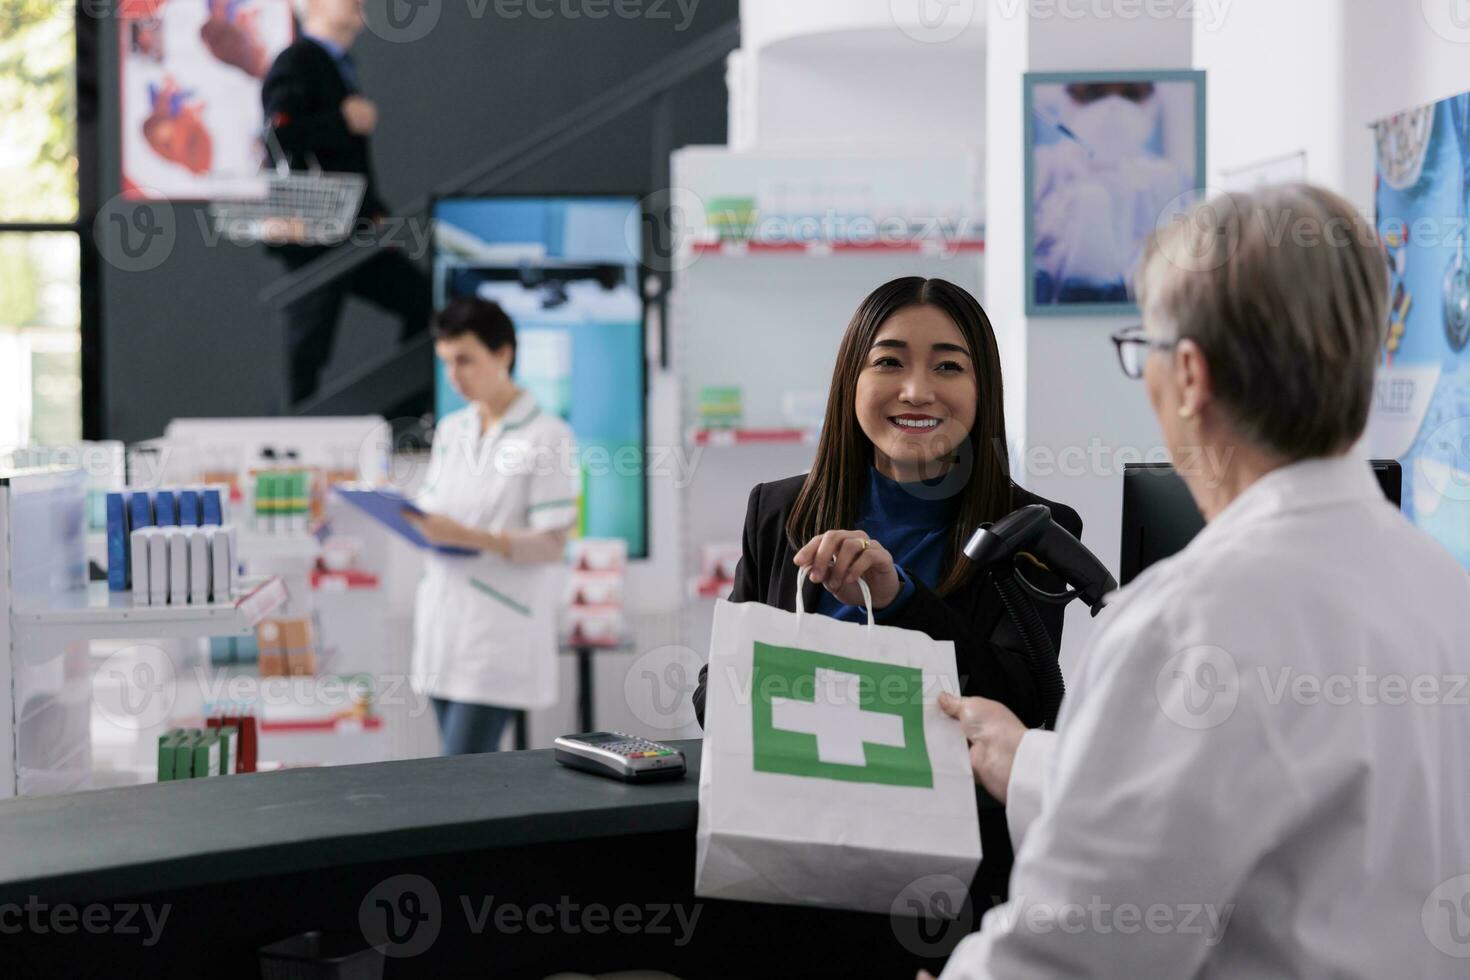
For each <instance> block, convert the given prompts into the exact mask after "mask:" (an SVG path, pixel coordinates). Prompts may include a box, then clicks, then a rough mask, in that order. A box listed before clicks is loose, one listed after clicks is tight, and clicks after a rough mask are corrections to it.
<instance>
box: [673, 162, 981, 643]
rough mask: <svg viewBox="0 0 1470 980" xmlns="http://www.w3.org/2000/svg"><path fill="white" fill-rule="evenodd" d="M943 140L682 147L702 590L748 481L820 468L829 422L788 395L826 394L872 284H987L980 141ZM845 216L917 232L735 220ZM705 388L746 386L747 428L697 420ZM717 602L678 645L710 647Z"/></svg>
mask: <svg viewBox="0 0 1470 980" xmlns="http://www.w3.org/2000/svg"><path fill="white" fill-rule="evenodd" d="M931 149H932V148H926V149H925V152H923V153H916V152H915V151H914V150H913V149H912V147H908V148H904V147H894V148H892V149H891V150H872V149H870V150H867V151H855V150H853V149H852V148H851V147H846V148H842V149H836V148H834V149H832V150H830V151H824V150H820V149H812V148H803V149H801V150H790V149H787V150H773V151H769V152H764V151H752V152H732V151H730V150H728V149H726V148H723V147H694V148H689V149H686V150H680V151H679V152H677V153H675V154H674V158H673V175H674V180H673V183H674V187H675V188H676V191H675V194H676V195H677V196H678V197H679V198H680V199H681V200H683V201H685V202H686V203H687V205H688V207H690V208H693V209H694V213H692V214H689V215H687V216H686V217H687V219H688V220H689V222H690V227H688V228H686V229H685V232H686V234H685V237H684V240H683V241H682V243H681V245H682V250H681V251H680V252H679V253H678V256H677V258H678V261H677V263H676V266H675V268H676V274H675V278H674V288H673V292H672V293H671V295H670V303H669V316H670V326H671V330H670V336H671V338H672V354H673V361H674V365H675V368H674V370H675V372H676V374H677V375H678V376H679V377H680V378H681V379H682V384H683V405H682V413H683V425H684V427H683V428H682V430H681V431H682V432H683V434H684V443H685V450H686V451H687V452H688V453H690V454H691V456H692V455H693V454H695V453H698V454H699V455H698V456H697V459H698V465H697V466H696V467H695V468H694V471H693V472H694V476H693V479H692V480H691V482H690V483H689V484H688V485H687V486H685V487H683V488H682V489H681V491H680V508H679V511H680V522H679V526H680V539H681V542H682V547H681V554H682V560H683V568H682V575H683V579H684V581H685V582H686V583H687V585H688V588H689V590H690V591H691V592H692V591H693V590H694V589H695V588H696V586H697V583H698V580H699V578H700V558H701V553H702V551H703V548H704V546H705V545H706V544H714V543H736V544H738V542H739V541H740V538H741V533H742V524H743V520H744V517H745V509H746V504H747V502H748V499H749V495H750V491H751V488H752V487H753V486H754V485H755V484H757V483H765V482H771V481H774V480H780V479H784V478H786V477H791V476H796V475H798V474H801V473H804V472H806V471H807V470H809V469H810V468H811V462H812V454H813V452H814V450H815V447H816V444H817V437H818V435H819V432H818V430H817V429H816V428H813V421H814V420H813V419H812V418H811V417H809V416H808V417H795V416H789V415H787V414H786V405H787V403H788V401H790V402H792V403H794V404H800V405H807V406H811V405H814V404H821V403H822V402H823V401H824V400H825V397H826V393H827V389H828V386H829V385H830V382H831V375H832V368H833V365H834V363H835V359H836V353H837V348H838V344H839V342H840V340H841V338H842V335H843V332H844V331H845V330H846V328H847V324H848V322H849V321H850V320H851V318H852V314H853V312H854V311H855V310H856V309H857V306H858V303H859V302H861V300H862V299H863V297H865V296H866V295H867V294H868V293H870V292H871V291H872V290H873V289H875V288H876V287H877V286H879V285H880V284H882V283H884V282H886V281H888V280H890V279H894V278H898V277H900V276H909V275H917V276H925V277H930V278H933V277H938V278H944V279H948V280H950V281H952V282H955V283H956V284H958V285H961V286H964V287H965V288H966V289H969V290H970V291H972V292H973V293H975V294H976V295H977V296H979V295H981V292H982V289H983V284H984V283H983V272H984V268H983V254H984V249H985V241H984V217H983V210H982V201H983V193H984V189H983V182H982V180H981V176H980V174H981V159H982V153H981V150H980V149H979V148H978V147H970V148H963V147H961V148H953V149H941V150H939V151H936V152H930V151H931ZM696 205H697V206H696ZM699 207H703V208H704V209H705V213H704V214H703V215H701V214H700V213H698V208H699ZM732 215H734V219H733V220H732V217H731V216H732ZM833 215H836V216H838V217H840V218H841V220H840V221H835V222H831V223H829V224H828V226H827V227H831V228H834V229H836V231H837V233H838V234H839V235H840V234H841V233H842V229H859V230H861V229H862V228H864V227H866V226H867V222H868V221H871V222H872V223H873V224H881V223H882V222H884V221H892V222H896V223H899V224H906V226H907V227H910V228H912V229H916V232H915V237H914V238H913V239H912V240H910V241H892V240H890V241H886V242H882V241H860V242H854V241H847V240H844V239H842V238H840V237H837V238H828V239H822V238H820V237H819V238H816V239H813V238H810V237H807V238H804V239H802V240H800V241H797V242H791V241H781V240H771V239H760V238H754V239H749V240H747V239H743V238H741V237H740V236H739V232H738V229H740V228H745V229H753V230H755V231H756V232H757V233H759V230H760V229H762V228H765V229H770V228H773V227H774V228H775V229H776V230H777V232H779V233H784V232H786V231H788V230H798V229H801V228H807V229H810V228H812V227H813V221H812V219H813V218H816V219H820V218H822V217H831V216H833ZM773 217H774V220H770V219H772V218H773ZM931 219H933V220H935V221H940V220H942V230H941V231H938V232H936V233H934V234H931V235H927V236H926V235H925V234H924V228H925V225H926V224H928V223H929V222H930V220H931ZM818 224H819V225H820V220H818ZM934 227H935V228H940V226H939V225H935V226H934ZM778 237H779V236H778ZM704 387H739V388H740V389H741V392H742V407H743V418H742V420H741V425H740V427H737V428H733V429H715V428H710V429H706V428H701V427H700V420H699V395H700V390H701V389H702V388H704ZM806 410H807V411H808V412H809V411H811V409H810V407H808V408H807V409H806ZM713 609H714V603H713V600H712V599H708V598H707V599H703V600H695V601H689V602H686V603H684V608H683V612H682V614H681V623H680V631H681V638H680V643H681V644H682V645H684V646H687V647H689V648H690V649H692V650H694V651H696V652H697V653H699V654H700V655H701V656H702V655H704V654H705V653H707V647H708V644H709V631H710V627H711V625H712V620H713Z"/></svg>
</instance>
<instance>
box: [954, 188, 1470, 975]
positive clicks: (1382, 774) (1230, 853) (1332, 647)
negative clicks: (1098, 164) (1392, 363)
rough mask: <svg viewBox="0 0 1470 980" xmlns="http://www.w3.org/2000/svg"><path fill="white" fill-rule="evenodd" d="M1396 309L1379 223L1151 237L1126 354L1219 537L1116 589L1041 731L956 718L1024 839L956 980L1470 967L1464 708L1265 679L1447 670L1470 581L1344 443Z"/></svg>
mask: <svg viewBox="0 0 1470 980" xmlns="http://www.w3.org/2000/svg"><path fill="white" fill-rule="evenodd" d="M1302 222H1309V223H1311V225H1312V226H1313V228H1314V229H1316V231H1317V233H1316V234H1314V235H1311V236H1308V235H1304V234H1303V235H1294V234H1288V235H1284V236H1281V235H1273V234H1272V230H1273V229H1280V228H1283V227H1291V226H1292V225H1293V223H1296V225H1297V226H1298V227H1302V225H1301V223H1302ZM1309 242H1310V243H1317V244H1315V247H1314V246H1313V245H1309V244H1305V243H1309ZM1386 291H1387V276H1386V273H1385V270H1384V258H1383V254H1382V252H1381V250H1380V249H1379V247H1378V246H1377V244H1376V241H1375V239H1374V236H1373V234H1372V231H1371V229H1369V228H1368V227H1367V226H1366V224H1365V223H1364V222H1363V220H1362V219H1361V218H1360V217H1359V216H1358V214H1357V212H1356V211H1355V209H1354V208H1353V207H1352V205H1351V204H1349V203H1348V202H1347V201H1345V200H1343V199H1342V198H1340V197H1338V196H1337V195H1335V194H1332V193H1330V192H1327V191H1324V190H1319V189H1316V188H1311V187H1305V186H1289V187H1280V188H1269V189H1266V190H1263V191H1260V192H1258V193H1256V194H1254V195H1231V196H1230V197H1226V198H1219V199H1216V200H1214V201H1211V202H1207V203H1205V204H1203V205H1201V206H1200V208H1199V209H1198V210H1197V211H1196V212H1195V213H1194V214H1192V215H1190V216H1189V220H1187V221H1183V222H1181V223H1178V224H1176V225H1174V226H1172V227H1171V228H1170V229H1168V230H1167V231H1165V232H1163V233H1162V236H1161V238H1160V239H1159V240H1158V241H1157V242H1156V243H1155V244H1154V245H1153V247H1152V249H1151V251H1150V253H1149V254H1148V255H1147V256H1146V258H1145V260H1144V263H1143V266H1142V274H1141V283H1140V292H1141V298H1142V304H1143V310H1144V326H1143V328H1142V329H1141V330H1139V331H1137V332H1133V333H1125V334H1122V335H1119V337H1118V338H1117V342H1118V344H1119V349H1120V354H1122V355H1123V357H1122V360H1123V363H1124V367H1125V370H1128V372H1129V373H1130V374H1132V375H1133V376H1135V377H1137V376H1138V375H1139V374H1141V375H1142V378H1143V381H1144V387H1145V389H1146V390H1147V395H1148V400H1149V404H1150V405H1151V406H1152V407H1153V409H1154V412H1155V414H1156V415H1157V416H1158V421H1159V426H1160V428H1161V429H1162V430H1163V434H1164V438H1165V441H1166V442H1167V444H1168V446H1169V450H1170V454H1171V456H1173V458H1174V459H1176V460H1179V459H1183V458H1186V454H1187V451H1188V450H1189V449H1190V447H1198V448H1203V449H1205V453H1204V454H1203V458H1205V459H1216V460H1221V461H1224V462H1223V465H1221V466H1220V467H1217V468H1216V469H1215V470H1214V471H1212V472H1207V471H1204V470H1196V471H1193V472H1186V473H1184V474H1183V476H1184V478H1185V480H1186V482H1187V483H1188V485H1189V488H1190V491H1191V493H1192V494H1193V496H1194V499H1195V501H1196V503H1198V504H1199V507H1200V510H1201V511H1202V512H1203V513H1204V515H1205V517H1206V519H1207V521H1208V524H1207V526H1206V527H1205V529H1204V530H1203V531H1202V532H1201V533H1200V535H1199V536H1198V537H1197V538H1196V539H1195V540H1194V541H1193V542H1192V543H1191V544H1190V546H1189V547H1188V548H1186V549H1185V550H1184V551H1183V552H1181V553H1180V554H1178V555H1176V556H1175V557H1173V558H1172V559H1169V560H1168V561H1164V562H1161V563H1159V564H1158V565H1156V566H1154V567H1153V568H1151V569H1149V570H1148V572H1147V573H1146V574H1144V575H1143V576H1141V577H1140V578H1139V579H1138V580H1137V581H1135V582H1134V583H1132V584H1131V585H1130V586H1129V587H1128V588H1126V589H1124V590H1123V591H1122V592H1121V593H1119V594H1118V595H1117V596H1116V597H1115V599H1114V601H1113V603H1112V605H1111V606H1110V607H1109V609H1108V611H1107V613H1106V614H1105V617H1104V619H1102V620H1101V621H1099V624H1098V629H1097V632H1096V633H1095V635H1094V636H1093V638H1092V641H1091V642H1090V644H1089V645H1088V647H1087V649H1086V650H1084V652H1083V653H1082V656H1081V660H1080V663H1079V665H1078V668H1077V673H1076V677H1075V678H1074V680H1073V683H1072V685H1071V691H1070V693H1069V694H1068V698H1067V701H1066V703H1065V705H1064V706H1063V709H1062V714H1061V717H1060V719H1059V721H1058V724H1057V731H1056V732H1055V733H1054V734H1053V733H1048V732H1039V731H1033V732H1026V731H1024V730H1022V728H1021V726H1020V725H1019V723H1018V722H1016V721H1015V719H1014V718H1013V717H1012V716H1010V713H1009V712H1008V711H1007V710H1006V709H1005V708H1003V707H1002V706H1000V705H998V704H996V703H994V702H986V701H981V700H980V699H965V700H964V701H960V700H958V699H954V698H946V699H945V703H944V707H945V710H947V711H949V712H950V713H951V714H954V715H957V716H959V717H960V718H961V719H962V722H963V724H964V727H965V729H966V734H967V735H968V736H969V737H970V740H971V743H972V744H971V760H972V762H973V763H974V767H975V769H976V776H977V778H978V780H979V781H980V782H981V783H982V784H984V785H985V786H986V787H988V788H990V789H991V790H992V791H993V792H994V793H995V794H996V795H997V796H1000V797H1002V798H1004V799H1006V800H1007V813H1008V819H1009V822H1010V829H1011V834H1012V836H1013V838H1014V839H1016V840H1017V841H1018V848H1017V853H1016V863H1015V870H1014V873H1013V874H1012V877H1011V886H1010V895H1011V901H1010V902H1009V903H1007V904H1006V905H1004V906H999V907H997V908H995V909H993V910H991V911H990V912H989V913H988V914H987V915H986V916H985V918H984V921H983V924H982V928H981V931H980V933H979V934H978V935H975V936H971V937H970V938H968V939H966V940H965V941H964V942H963V943H961V944H960V946H959V947H958V949H956V951H955V953H954V955H953V956H952V957H951V959H950V961H949V964H948V966H947V967H946V969H945V971H944V974H943V976H944V980H961V978H980V977H1005V978H1007V980H1016V978H1027V977H1060V976H1064V977H1095V976H1109V977H1169V978H1185V977H1215V976H1219V977H1252V978H1267V977H1283V978H1285V977H1327V976H1332V977H1363V978H1369V977H1371V978H1379V977H1449V976H1464V975H1465V963H1466V962H1470V961H1466V960H1464V959H1456V958H1455V957H1465V956H1467V955H1470V938H1467V936H1466V931H1465V921H1466V920H1465V918H1464V916H1465V908H1466V905H1465V903H1466V896H1467V894H1470V814H1467V809H1466V808H1467V801H1470V767H1467V766H1466V765H1465V750H1466V746H1467V745H1470V712H1467V711H1466V710H1465V708H1464V707H1463V706H1458V705H1455V704H1451V703H1439V704H1433V705H1428V706H1425V705H1421V704H1416V703H1412V702H1411V703H1393V700H1391V699H1390V698H1389V697H1376V698H1365V699H1361V700H1356V699H1355V700H1353V701H1352V702H1351V703H1348V704H1342V703H1337V704H1334V703H1331V702H1329V701H1328V700H1326V699H1325V698H1324V699H1315V701H1314V700H1313V699H1310V698H1298V697H1295V696H1293V694H1292V689H1291V688H1290V687H1289V686H1287V687H1283V686H1282V684H1283V681H1282V678H1286V679H1287V681H1288V682H1289V681H1290V680H1291V679H1292V678H1294V677H1297V676H1307V677H1313V678H1319V679H1326V678H1330V677H1334V676H1336V675H1340V674H1349V675H1350V674H1352V673H1353V672H1354V671H1355V670H1356V668H1357V667H1358V666H1360V665H1366V667H1367V668H1368V670H1369V671H1370V672H1371V673H1376V674H1378V675H1380V676H1384V677H1387V676H1396V677H1403V678H1418V677H1432V678H1448V677H1453V676H1457V675H1460V674H1463V672H1464V670H1465V659H1464V650H1465V638H1466V637H1467V636H1470V579H1467V577H1466V574H1465V570H1464V568H1462V567H1461V566H1460V565H1459V564H1458V563H1457V562H1456V561H1455V560H1454V559H1453V557H1451V555H1450V554H1449V553H1448V552H1446V551H1445V550H1444V549H1443V548H1441V547H1440V546H1439V545H1438V544H1436V543H1435V542H1434V541H1432V540H1431V539H1429V538H1428V537H1427V536H1425V535H1424V534H1422V533H1421V532H1420V531H1419V530H1417V529H1416V528H1414V527H1413V526H1412V525H1411V524H1410V523H1409V522H1408V521H1407V520H1405V519H1404V517H1403V516H1402V515H1401V514H1399V513H1398V512H1397V511H1396V510H1395V509H1394V508H1393V507H1391V506H1390V505H1388V504H1387V503H1385V501H1384V500H1383V496H1382V494H1381V492H1380V491H1379V489H1378V487H1377V484H1376V482H1375V481H1374V479H1373V477H1372V475H1371V473H1370V471H1369V468H1368V466H1367V464H1366V462H1365V461H1364V460H1363V459H1362V458H1360V457H1359V456H1358V455H1357V454H1355V453H1354V452H1353V451H1352V447H1353V446H1354V445H1355V444H1356V443H1357V442H1358V440H1359V437H1360V436H1361V435H1362V433H1363V430H1364V425H1365V421H1366V419H1367V415H1368V407H1369V402H1370V399H1371V396H1372V392H1373V379H1374V369H1375V365H1376V363H1377V360H1378V351H1379V347H1380V344H1381V342H1382V334H1383V330H1384V325H1385V323H1386V322H1387V320H1386V317H1385V309H1386V305H1387V298H1386ZM1447 503H1448V502H1447ZM1451 505H1453V504H1451ZM1458 506H1464V504H1463V503H1461V504H1459V505H1458ZM1386 691H1387V689H1385V693H1386ZM1334 700H1337V701H1339V702H1340V701H1341V699H1337V698H1334ZM1090 910H1099V911H1098V914H1096V915H1094V914H1093V912H1092V911H1090ZM1135 913H1137V914H1135Z"/></svg>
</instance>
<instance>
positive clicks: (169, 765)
mask: <svg viewBox="0 0 1470 980" xmlns="http://www.w3.org/2000/svg"><path fill="white" fill-rule="evenodd" d="M186 734H188V732H187V730H186V729H183V728H170V729H169V730H168V731H166V732H164V733H163V734H162V735H160V736H158V777H157V779H158V782H160V783H167V782H171V781H172V780H173V778H174V765H175V761H174V754H175V753H176V752H177V751H178V746H179V740H180V739H181V738H183V737H184V736H185V735H186Z"/></svg>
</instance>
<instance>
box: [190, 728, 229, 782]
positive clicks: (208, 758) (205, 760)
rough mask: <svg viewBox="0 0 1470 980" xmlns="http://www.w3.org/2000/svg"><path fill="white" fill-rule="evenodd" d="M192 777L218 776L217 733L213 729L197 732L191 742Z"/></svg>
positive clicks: (218, 746) (218, 747)
mask: <svg viewBox="0 0 1470 980" xmlns="http://www.w3.org/2000/svg"><path fill="white" fill-rule="evenodd" d="M191 744H192V745H193V747H194V775H193V778H194V779H200V778H203V777H206V776H218V775H219V774H220V772H221V771H222V770H221V769H220V741H219V733H218V732H216V731H214V730H212V729H211V730H209V731H203V732H199V733H198V734H197V735H196V736H195V738H194V740H193V742H192V743H191Z"/></svg>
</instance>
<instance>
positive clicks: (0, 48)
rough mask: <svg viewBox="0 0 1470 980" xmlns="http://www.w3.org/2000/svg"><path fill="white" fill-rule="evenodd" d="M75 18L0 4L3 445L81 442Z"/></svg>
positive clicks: (48, 8)
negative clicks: (79, 440) (78, 440)
mask: <svg viewBox="0 0 1470 980" xmlns="http://www.w3.org/2000/svg"><path fill="white" fill-rule="evenodd" d="M73 10H74V8H73V6H72V5H71V4H63V3H56V2H55V0H5V3H4V4H0V446H16V445H27V444H46V443H57V442H72V441H75V440H77V439H80V438H81V437H82V309H83V302H82V247H83V242H82V228H81V225H80V223H79V222H80V220H81V190H80V173H81V169H80V167H79V165H78V153H77V142H78V138H77V83H76V78H77V72H76V67H77V23H78V22H77V20H76V19H75V16H74V14H73Z"/></svg>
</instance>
